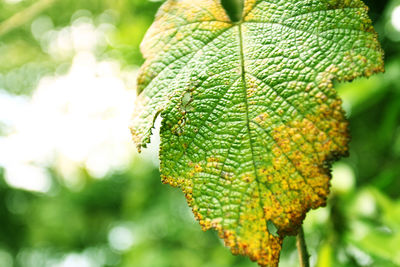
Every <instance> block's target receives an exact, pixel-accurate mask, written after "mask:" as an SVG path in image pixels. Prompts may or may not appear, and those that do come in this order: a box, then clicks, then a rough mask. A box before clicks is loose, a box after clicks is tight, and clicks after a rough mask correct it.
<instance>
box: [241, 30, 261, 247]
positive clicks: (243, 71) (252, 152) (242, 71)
mask: <svg viewBox="0 0 400 267" xmlns="http://www.w3.org/2000/svg"><path fill="white" fill-rule="evenodd" d="M237 27H238V29H239V47H240V49H239V54H240V66H241V76H242V80H243V94H244V97H243V98H244V104H245V109H246V127H247V133H248V136H249V143H250V150H251V159H252V161H253V168H254V175H255V180H256V182H257V188H258V195H259V197H258V199H259V205H260V208H261V210H262V212H263V217H264V218H265V211H264V208H263V203H262V201H261V196H262V195H261V188H260V179H259V177H258V174H257V167H256V162H255V159H254V147H253V141H252V137H251V131H250V118H249V103H248V99H247V83H246V68H245V60H244V51H243V35H242V23H237ZM265 223H267V222H265ZM260 246H261V243H260Z"/></svg>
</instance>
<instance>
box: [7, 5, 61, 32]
mask: <svg viewBox="0 0 400 267" xmlns="http://www.w3.org/2000/svg"><path fill="white" fill-rule="evenodd" d="M55 1H56V0H40V1H37V2H35V3H34V4H32V5H31V6H29V7H28V8H26V9H24V10H22V11H20V12H18V13H16V14H14V15H13V16H12V17H11V18H9V19H7V20H5V21H4V22H2V23H0V36H2V35H4V34H6V33H8V32H10V31H12V30H14V29H15V28H18V27H20V26H22V25H24V24H26V23H28V22H30V21H31V20H32V19H33V18H35V17H36V16H37V15H39V14H40V13H41V12H43V11H44V10H45V9H47V8H49V7H50V6H51V5H52V4H53V3H54V2H55Z"/></svg>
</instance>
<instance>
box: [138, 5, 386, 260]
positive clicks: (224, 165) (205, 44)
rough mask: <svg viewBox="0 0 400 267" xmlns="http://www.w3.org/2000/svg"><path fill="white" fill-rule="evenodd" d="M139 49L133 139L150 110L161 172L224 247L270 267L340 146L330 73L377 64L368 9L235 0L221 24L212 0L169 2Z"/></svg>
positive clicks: (362, 72) (143, 129) (319, 196)
mask: <svg viewBox="0 0 400 267" xmlns="http://www.w3.org/2000/svg"><path fill="white" fill-rule="evenodd" d="M141 50H142V53H143V55H144V57H145V59H146V61H145V63H144V65H143V66H142V68H141V72H140V74H139V77H138V90H139V93H140V94H139V96H138V98H137V100H136V106H135V111H134V115H133V121H132V125H131V131H132V134H133V138H134V141H135V142H136V143H137V146H138V149H139V150H140V149H141V148H142V147H145V146H146V143H148V142H149V140H150V135H151V131H152V127H153V124H154V121H155V118H156V117H157V116H158V114H161V117H162V126H161V133H160V135H161V147H160V160H161V163H160V169H161V175H162V179H163V182H164V183H169V184H171V185H172V186H176V187H180V188H181V189H182V190H183V192H184V193H185V195H186V198H187V201H188V203H189V205H190V206H191V207H192V210H193V212H194V214H195V216H196V218H197V219H198V220H199V222H200V224H201V226H202V228H203V229H204V230H206V229H209V228H214V229H216V230H217V231H218V233H219V236H220V237H221V238H223V239H224V241H225V244H226V245H227V246H229V247H230V248H231V250H232V252H233V253H234V254H243V255H248V256H249V257H250V258H251V259H252V260H254V261H257V262H258V264H259V265H261V266H267V265H269V266H277V265H278V261H279V254H280V250H281V245H282V240H283V238H284V237H285V236H286V235H294V234H296V233H297V230H298V228H299V227H300V226H301V224H302V221H303V219H304V217H305V214H306V212H307V211H308V210H310V209H312V208H313V209H315V208H317V207H320V206H323V205H325V202H326V198H327V195H328V193H329V180H330V165H331V162H332V161H333V160H335V159H337V158H338V157H340V156H344V155H346V154H347V153H348V142H349V134H348V123H347V121H346V119H345V115H344V112H343V110H342V108H341V100H340V99H339V98H338V96H337V94H336V92H335V90H334V88H333V83H332V81H333V80H336V81H345V80H352V79H354V78H356V77H359V76H370V75H371V74H373V73H375V72H379V71H383V52H382V50H381V48H380V45H379V43H378V41H377V34H376V33H375V31H374V29H373V27H372V25H371V21H370V19H369V18H368V15H367V7H366V6H365V5H364V4H363V2H362V1H360V0H275V1H272V0H268V1H267V0H246V1H245V3H244V10H243V15H242V19H241V20H240V21H239V22H232V21H231V20H230V19H229V17H228V15H227V13H226V12H225V10H224V9H223V7H222V6H221V3H220V1H219V0H168V1H166V3H164V4H163V6H162V7H161V8H160V10H159V12H158V14H157V16H156V20H155V22H154V24H153V25H152V26H151V28H150V29H149V31H148V32H147V34H146V36H145V38H144V40H143V43H142V45H141ZM271 226H274V227H275V228H276V229H277V233H274V231H273V230H272V227H271Z"/></svg>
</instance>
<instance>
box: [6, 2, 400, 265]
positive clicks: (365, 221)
mask: <svg viewBox="0 0 400 267" xmlns="http://www.w3.org/2000/svg"><path fill="white" fill-rule="evenodd" d="M38 2H49V3H48V4H47V6H46V7H45V8H38V9H37V10H34V11H35V12H30V13H29V12H28V13H24V12H26V10H27V9H29V8H30V7H32V5H34V4H37V3H38ZM365 2H366V3H367V5H369V7H370V15H371V18H372V19H373V21H374V22H375V26H376V30H377V31H378V33H379V38H380V40H381V42H382V45H383V48H384V50H385V53H386V73H384V74H379V75H376V76H373V77H371V78H370V79H359V80H356V81H354V82H353V83H346V84H338V85H337V88H338V91H339V94H340V95H341V96H342V97H343V99H344V108H345V109H346V111H347V113H348V116H349V119H350V123H351V133H352V143H351V152H350V157H349V158H346V159H344V160H342V161H341V162H340V163H339V164H337V165H335V166H334V168H333V169H334V179H333V181H332V183H333V188H332V194H331V196H330V199H329V204H328V206H327V207H326V208H321V209H318V210H316V211H312V212H311V213H310V214H309V215H308V216H307V218H306V222H305V232H306V239H307V242H308V246H309V250H310V252H311V254H312V257H311V262H312V264H313V266H318V267H329V266H388V267H391V266H400V200H399V196H400V191H399V188H400V83H399V82H400V32H399V31H397V30H396V29H395V28H394V27H393V25H392V24H391V20H392V19H393V18H392V12H393V9H394V8H395V7H396V6H399V5H400V1H399V0H391V1H384V0H382V1H372V0H368V1H365ZM160 4H161V2H157V1H147V0H146V1H145V0H86V1H81V0H54V1H48V0H22V1H10V0H9V1H4V0H0V88H3V89H5V90H7V91H8V92H11V93H13V94H18V95H28V96H29V95H31V94H32V92H33V91H34V89H35V88H36V86H37V84H38V82H39V81H40V79H41V78H42V77H44V76H46V75H54V74H56V75H58V74H62V73H65V72H66V71H67V70H68V69H69V66H70V64H71V61H72V58H73V55H74V53H73V51H72V52H70V53H69V52H68V51H67V52H68V53H67V52H65V53H62V54H57V53H54V52H52V50H51V47H49V42H48V38H53V37H54V35H56V34H57V32H61V31H63V30H65V29H67V28H68V27H70V26H71V25H73V24H74V23H76V21H79V20H80V19H81V20H82V19H83V20H86V21H90V22H91V23H92V24H93V25H94V27H97V28H101V27H102V26H101V25H103V26H104V25H105V26H106V27H105V28H107V29H111V30H106V31H105V38H104V40H103V42H102V43H101V44H100V45H98V46H96V49H95V50H94V53H95V56H96V57H97V58H99V59H109V58H111V59H116V60H118V61H119V62H121V64H123V65H125V66H133V67H134V66H139V65H140V64H141V63H142V62H143V59H142V57H141V55H140V52H139V44H140V41H141V39H142V37H143V35H144V33H145V31H146V30H147V28H148V26H149V25H150V24H151V22H152V20H153V17H154V14H155V12H156V10H157V9H158V7H159V6H160ZM21 13H22V14H23V15H24V16H18V14H21ZM15 16H16V18H17V19H15V20H14V19H13V20H11V18H13V17H15ZM398 19H400V18H398ZM10 20H11V22H13V24H8V22H9V21H10ZM5 24H6V26H7V27H8V28H7V31H5V30H4V29H5V26H4V25H5ZM35 25H36V26H37V25H39V26H40V27H39V26H37V27H36V26H35ZM103 28H104V27H103ZM2 31H3V33H1V32H2ZM52 36H53V37H52ZM61 45H62V44H61ZM0 128H1V127H0ZM1 132H2V131H0V133H1ZM49 172H51V173H53V174H54V175H53V177H52V179H53V183H52V187H51V190H50V191H49V192H47V193H33V192H28V191H23V190H19V189H15V188H12V187H10V186H9V185H8V184H7V183H6V182H5V181H4V178H3V176H4V172H3V171H2V170H1V169H0V266H1V267H3V266H4V267H8V266H10V267H11V266H21V267H30V266H32V267H37V266H44V267H45V266H76V267H86V266H96V267H97V266H140V267H146V266H160V267H164V266H165V267H166V266H177V267H178V266H190V267H196V266H199V267H200V266H201V267H217V266H218V267H223V266H239V267H242V266H243V267H244V266H255V264H254V263H251V262H250V261H249V260H247V259H246V258H243V257H240V256H238V257H233V256H232V255H231V254H230V252H229V250H228V249H226V248H224V247H223V245H222V243H221V242H220V241H219V239H218V238H217V236H216V234H215V233H214V232H213V231H208V232H206V233H203V232H202V231H201V230H200V226H199V225H198V224H197V222H195V220H194V218H193V215H192V214H191V211H190V210H189V208H188V207H187V205H186V202H185V199H184V197H183V194H182V193H181V192H179V190H177V189H173V188H171V187H169V186H163V185H162V184H161V183H160V179H159V173H158V171H157V166H155V165H154V164H153V163H151V162H149V161H147V160H145V159H143V158H141V157H139V156H135V157H134V159H133V161H132V163H131V165H130V168H129V169H128V170H126V171H122V172H116V173H111V174H109V175H107V176H106V177H104V178H102V179H94V178H93V177H90V175H89V174H88V172H86V170H85V169H84V168H82V169H81V175H80V176H81V178H80V179H82V184H81V186H80V187H77V188H76V187H70V186H68V185H67V184H65V183H64V180H63V178H62V177H60V174H59V172H58V171H57V170H52V169H49ZM26 179H29V177H27V178H26ZM60 262H63V263H64V265H61V264H60ZM66 262H69V263H71V262H74V263H73V265H68V264H66ZM297 265H298V260H297V252H296V251H295V244H294V238H287V239H286V240H285V242H284V250H283V252H282V256H281V266H297Z"/></svg>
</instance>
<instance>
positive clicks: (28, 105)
mask: <svg viewBox="0 0 400 267" xmlns="http://www.w3.org/2000/svg"><path fill="white" fill-rule="evenodd" d="M122 74H123V71H122V70H121V68H120V67H119V65H118V64H117V63H115V62H110V61H103V62H97V61H96V59H95V58H94V56H93V55H92V54H91V53H89V52H81V53H78V54H77V55H76V56H75V58H74V61H73V64H72V67H71V69H70V71H69V73H68V74H67V75H65V76H61V77H47V78H44V79H42V80H41V81H40V83H39V86H38V88H37V89H36V91H35V92H34V94H33V96H32V99H30V100H29V99H26V98H21V97H18V96H12V95H10V94H8V93H6V92H1V93H0V104H1V105H0V122H3V124H5V125H6V126H8V129H7V132H9V133H10V134H9V135H7V136H5V137H2V138H1V139H0V165H1V166H3V167H4V168H5V169H6V174H7V181H8V182H9V183H10V184H11V185H13V186H18V187H23V188H27V189H30V190H38V191H44V190H45V189H46V188H47V189H48V188H49V185H48V182H46V181H48V179H47V178H44V177H45V176H46V175H44V173H45V171H44V170H43V171H39V169H40V168H41V167H38V166H43V167H46V166H50V165H51V164H54V163H55V164H61V165H62V168H60V171H62V170H69V171H68V172H67V173H66V175H65V176H68V174H76V173H75V172H74V171H71V169H74V168H78V167H80V166H84V167H86V168H87V170H88V171H89V173H90V174H91V175H93V176H94V177H103V176H104V175H106V174H107V173H109V172H110V171H112V170H113V169H123V168H125V167H127V166H128V164H129V162H130V159H131V157H132V154H133V152H134V151H135V148H134V145H133V143H132V141H131V136H130V132H129V129H128V125H129V120H130V116H131V113H132V109H133V103H134V99H135V94H136V93H135V90H128V89H127V88H126V86H125V83H124V81H123V80H122V79H121V75H122ZM127 75H128V76H130V77H132V78H133V79H134V78H135V75H136V72H132V71H130V72H129V74H127ZM66 163H67V164H70V165H71V164H72V165H73V167H68V166H65V164H66ZM16 166H20V167H21V168H18V167H16ZM56 167H58V166H56ZM17 169H19V170H18V171H17ZM62 174H63V173H62ZM67 178H68V177H67ZM72 179H76V178H72ZM34 181H36V182H37V184H36V185H33V184H32V183H34ZM23 182H25V183H26V186H23V185H22V183H23Z"/></svg>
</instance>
